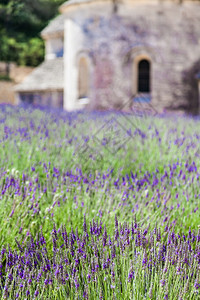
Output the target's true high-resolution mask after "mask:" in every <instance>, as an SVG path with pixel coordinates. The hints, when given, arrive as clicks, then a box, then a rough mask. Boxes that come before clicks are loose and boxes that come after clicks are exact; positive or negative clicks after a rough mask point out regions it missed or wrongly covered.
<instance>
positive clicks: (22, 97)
mask: <svg viewBox="0 0 200 300" xmlns="http://www.w3.org/2000/svg"><path fill="white" fill-rule="evenodd" d="M17 102H18V104H23V103H26V104H31V105H33V106H43V107H45V106H46V107H54V108H63V91H34V92H29V93H27V92H21V93H18V94H17Z"/></svg>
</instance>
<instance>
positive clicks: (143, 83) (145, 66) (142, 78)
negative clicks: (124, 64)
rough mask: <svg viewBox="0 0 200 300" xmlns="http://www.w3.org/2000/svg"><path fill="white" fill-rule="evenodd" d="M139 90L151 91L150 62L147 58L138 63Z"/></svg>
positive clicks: (141, 91) (140, 91)
mask: <svg viewBox="0 0 200 300" xmlns="http://www.w3.org/2000/svg"><path fill="white" fill-rule="evenodd" d="M138 92H139V93H150V63H149V62H148V60H145V59H144V60H141V61H140V62H139V65H138Z"/></svg>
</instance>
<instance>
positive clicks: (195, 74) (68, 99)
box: [16, 0, 200, 113]
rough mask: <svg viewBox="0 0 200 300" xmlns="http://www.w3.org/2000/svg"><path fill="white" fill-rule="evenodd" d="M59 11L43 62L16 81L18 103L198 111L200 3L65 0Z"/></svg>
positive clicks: (47, 34) (48, 34)
mask: <svg viewBox="0 0 200 300" xmlns="http://www.w3.org/2000/svg"><path fill="white" fill-rule="evenodd" d="M60 12H61V15H59V16H58V17H57V18H55V19H54V20H53V21H51V22H50V24H49V25H48V26H47V27H46V28H45V29H44V30H43V31H42V37H43V38H44V40H45V44H46V56H45V61H44V62H43V63H42V64H41V65H40V66H39V67H38V68H36V70H35V71H34V72H33V73H32V74H31V75H30V76H28V77H27V78H26V79H25V81H24V82H23V83H22V84H21V85H18V86H17V87H16V92H17V95H18V99H19V102H21V101H28V102H30V103H36V104H44V105H51V106H58V107H61V106H62V107H63V108H64V109H66V110H68V111H72V110H79V109H83V108H88V109H101V110H102V109H103V110H104V109H129V108H130V107H132V105H134V104H135V103H141V102H142V101H143V102H145V103H150V104H151V105H152V106H154V107H156V109H157V110H160V111H162V110H183V111H187V112H190V113H198V112H199V107H200V105H199V102H200V98H199V93H198V86H199V89H200V83H199V82H200V78H199V77H200V76H199V71H200V1H195V0H193V1H192V0H69V1H67V2H65V3H64V4H63V5H62V6H61V7H60Z"/></svg>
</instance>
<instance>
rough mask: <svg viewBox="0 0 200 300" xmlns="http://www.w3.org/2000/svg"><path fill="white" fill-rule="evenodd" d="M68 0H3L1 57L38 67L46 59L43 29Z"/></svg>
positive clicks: (0, 15)
mask: <svg viewBox="0 0 200 300" xmlns="http://www.w3.org/2000/svg"><path fill="white" fill-rule="evenodd" d="M63 2H65V1H64V0H34V1H33V0H22V1H19V0H1V3H0V60H1V61H6V62H10V61H14V62H16V63H18V64H22V65H29V66H37V65H38V64H39V63H40V62H41V61H42V60H43V58H44V42H43V41H42V39H41V37H40V32H41V30H42V29H43V28H44V27H45V26H46V25H47V24H48V22H49V20H50V19H52V18H54V17H55V16H56V15H57V14H58V7H59V5H61V4H62V3H63Z"/></svg>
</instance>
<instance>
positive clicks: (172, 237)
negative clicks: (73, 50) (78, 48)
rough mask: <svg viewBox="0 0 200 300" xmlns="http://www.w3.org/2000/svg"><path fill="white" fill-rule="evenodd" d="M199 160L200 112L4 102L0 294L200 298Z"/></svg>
mask: <svg viewBox="0 0 200 300" xmlns="http://www.w3.org/2000/svg"><path fill="white" fill-rule="evenodd" d="M110 123H112V128H114V130H110V129H109V128H111V127H106V126H107V124H110ZM116 145H118V146H117V147H116V148H115V151H113V149H114V147H115V146H116ZM199 157H200V121H199V120H197V119H196V120H195V119H192V118H189V117H187V118H186V117H185V118H183V117H182V118H177V117H166V116H156V117H154V118H153V117H146V118H143V117H140V116H137V117H136V116H131V115H122V114H120V113H100V112H99V113H97V112H94V113H86V112H85V113H80V112H79V113H78V112H77V113H66V112H63V111H56V112H55V111H50V110H39V109H33V108H30V107H27V108H22V107H21V108H20V107H17V108H16V107H10V106H1V107H0V185H1V193H0V249H1V250H0V251H1V252H0V299H12V300H13V299H52V300H53V299H90V300H93V299H95V300H96V299H112V300H114V299H116V300H118V299H120V300H122V299H123V300H125V299H127V300H129V299H134V300H136V299H137V300H143V299H155V300H157V299H159V300H163V299H171V300H172V299H173V300H175V299H178V300H181V299H182V300H183V299H195V300H196V299H200V292H199V291H200V218H199V199H200V189H199V187H200V161H199Z"/></svg>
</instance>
